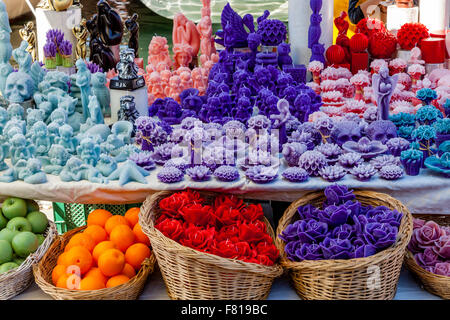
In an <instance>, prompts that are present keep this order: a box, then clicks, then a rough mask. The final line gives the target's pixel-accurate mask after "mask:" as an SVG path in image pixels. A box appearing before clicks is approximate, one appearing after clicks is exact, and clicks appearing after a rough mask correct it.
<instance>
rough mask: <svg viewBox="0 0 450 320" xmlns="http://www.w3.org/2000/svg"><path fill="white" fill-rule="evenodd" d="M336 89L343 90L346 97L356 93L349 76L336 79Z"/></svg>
mask: <svg viewBox="0 0 450 320" xmlns="http://www.w3.org/2000/svg"><path fill="white" fill-rule="evenodd" d="M336 90H337V91H339V92H342V94H343V95H344V98H352V97H353V96H354V95H355V87H354V86H353V85H352V84H351V83H350V80H349V79H347V78H340V79H337V80H336Z"/></svg>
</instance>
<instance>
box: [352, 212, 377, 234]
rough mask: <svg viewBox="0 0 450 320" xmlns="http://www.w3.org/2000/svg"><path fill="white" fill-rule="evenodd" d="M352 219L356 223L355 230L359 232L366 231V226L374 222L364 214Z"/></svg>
mask: <svg viewBox="0 0 450 320" xmlns="http://www.w3.org/2000/svg"><path fill="white" fill-rule="evenodd" d="M352 219H353V222H354V223H355V230H356V232H357V233H359V234H362V233H364V228H365V227H366V224H368V223H371V222H373V221H372V220H369V219H368V218H367V216H365V215H363V214H360V215H359V216H353V217H352Z"/></svg>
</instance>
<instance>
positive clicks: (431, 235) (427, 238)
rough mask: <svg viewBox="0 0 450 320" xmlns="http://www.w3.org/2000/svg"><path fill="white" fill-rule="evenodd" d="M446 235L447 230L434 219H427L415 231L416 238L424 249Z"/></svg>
mask: <svg viewBox="0 0 450 320" xmlns="http://www.w3.org/2000/svg"><path fill="white" fill-rule="evenodd" d="M445 235H446V233H445V230H444V229H442V228H441V227H440V226H439V225H438V224H437V223H436V222H434V221H427V222H426V223H425V224H424V225H423V226H422V227H421V228H418V229H415V230H414V231H413V237H414V240H415V241H417V244H418V246H419V247H420V248H423V249H426V248H429V247H433V246H434V245H435V242H436V241H438V240H439V238H440V237H442V236H445Z"/></svg>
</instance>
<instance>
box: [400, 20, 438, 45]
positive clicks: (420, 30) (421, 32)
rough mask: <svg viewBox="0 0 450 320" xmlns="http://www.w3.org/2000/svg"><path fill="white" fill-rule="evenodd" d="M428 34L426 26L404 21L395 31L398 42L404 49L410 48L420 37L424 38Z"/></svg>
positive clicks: (418, 41) (420, 39)
mask: <svg viewBox="0 0 450 320" xmlns="http://www.w3.org/2000/svg"><path fill="white" fill-rule="evenodd" d="M429 36H430V34H429V33H428V28H427V27H426V26H425V25H423V24H421V23H405V24H404V25H402V27H401V28H400V30H398V32H397V39H398V43H399V44H400V47H401V48H402V49H404V50H411V49H412V48H414V47H415V46H416V45H417V44H419V43H420V41H422V39H426V38H428V37H429Z"/></svg>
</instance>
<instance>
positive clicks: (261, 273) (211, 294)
mask: <svg viewBox="0 0 450 320" xmlns="http://www.w3.org/2000/svg"><path fill="white" fill-rule="evenodd" d="M172 193H173V192H170V191H162V192H158V193H155V194H153V195H152V196H150V197H148V198H147V200H146V201H145V202H144V204H143V206H142V207H141V212H140V214H139V223H140V224H141V227H142V230H143V232H144V233H145V234H146V235H147V236H148V237H149V238H150V242H151V243H152V245H153V249H154V252H155V255H156V259H157V261H158V266H159V268H160V270H161V273H162V276H163V279H164V282H165V284H166V288H167V293H168V295H169V297H170V298H171V299H180V300H184V299H187V300H196V299H202V300H208V299H215V300H225V299H226V300H256V299H265V298H267V296H268V294H269V292H270V288H271V286H272V282H273V280H274V279H275V278H276V277H279V276H280V275H281V274H282V273H283V269H282V268H281V266H279V265H274V266H264V265H259V264H255V263H247V262H243V261H240V260H235V259H227V258H223V257H219V256H216V255H213V254H209V253H204V252H200V251H197V250H194V249H192V248H188V247H185V246H182V245H181V244H179V243H178V242H176V241H174V240H172V239H169V238H167V237H166V236H164V235H163V234H162V233H161V232H160V231H159V230H157V229H156V228H155V227H154V221H155V220H156V218H157V217H158V216H159V213H160V209H159V201H160V200H162V199H163V198H166V197H168V196H170V195H171V194H172ZM199 193H200V194H201V195H202V196H203V197H205V198H206V199H207V200H208V201H209V202H211V201H212V200H213V199H214V198H215V196H216V195H217V194H216V193H212V192H201V191H200V192H199ZM266 224H267V227H268V232H269V233H270V234H271V236H272V237H274V233H273V230H272V228H271V226H270V224H269V223H268V222H267V221H266Z"/></svg>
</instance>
